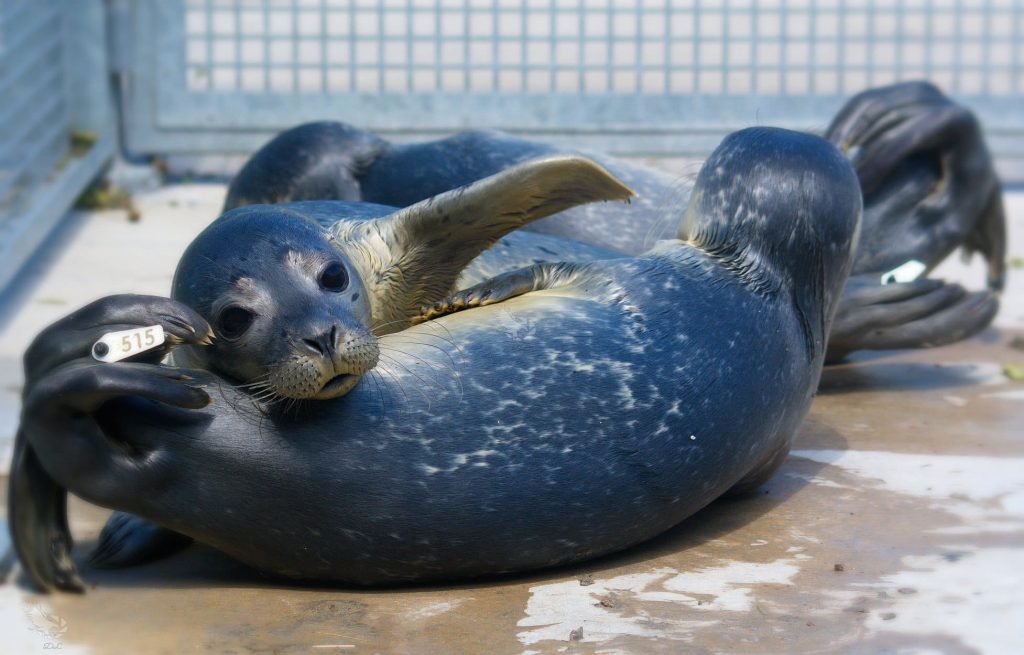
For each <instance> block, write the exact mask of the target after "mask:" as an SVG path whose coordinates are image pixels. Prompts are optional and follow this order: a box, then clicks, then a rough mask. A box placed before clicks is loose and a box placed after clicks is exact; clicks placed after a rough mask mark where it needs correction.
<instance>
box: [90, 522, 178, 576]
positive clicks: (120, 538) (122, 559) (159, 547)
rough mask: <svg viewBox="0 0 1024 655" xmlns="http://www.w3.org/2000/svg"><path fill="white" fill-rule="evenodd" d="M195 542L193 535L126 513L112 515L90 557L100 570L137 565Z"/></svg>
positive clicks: (162, 556)
mask: <svg viewBox="0 0 1024 655" xmlns="http://www.w3.org/2000/svg"><path fill="white" fill-rule="evenodd" d="M190 545H192V538H191V537H187V536H185V535H183V534H179V533H177V532H175V531H173V530H169V529H167V528H164V527H162V526H159V525H156V524H155V523H150V522H149V521H147V520H145V519H142V518H139V517H138V516H133V515H131V514H127V513H125V512H114V513H113V514H111V516H110V519H108V520H107V524H106V525H104V526H103V531H102V532H100V539H99V543H97V544H96V549H95V550H94V551H92V554H91V555H90V556H89V564H91V565H92V566H94V567H96V568H98V569H116V568H123V567H126V566H136V565H138V564H145V563H147V562H152V561H155V560H158V559H163V558H164V557H168V556H170V555H173V554H174V553H176V552H178V551H180V550H182V549H184V548H187V547H188V546H190Z"/></svg>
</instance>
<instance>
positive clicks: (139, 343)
mask: <svg viewBox="0 0 1024 655" xmlns="http://www.w3.org/2000/svg"><path fill="white" fill-rule="evenodd" d="M164 341H166V339H165V338H164V328H163V326H161V325H150V326H148V327H140V328H135V329H134V330H121V331H120V332H107V333H106V334H104V335H103V336H102V337H100V339H99V341H97V342H96V343H94V344H92V357H93V359H95V360H97V361H100V362H108V363H110V362H119V361H121V360H122V359H127V358H129V357H131V356H132V355H138V354H139V353H144V352H146V351H147V350H152V349H153V348H156V347H157V346H160V345H163V343H164Z"/></svg>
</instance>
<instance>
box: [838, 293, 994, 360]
mask: <svg viewBox="0 0 1024 655" xmlns="http://www.w3.org/2000/svg"><path fill="white" fill-rule="evenodd" d="M878 279H879V276H878V275H876V274H867V275H855V276H852V277H851V278H850V279H849V281H848V282H847V285H846V288H845V289H844V291H843V297H842V299H841V300H840V303H839V309H838V310H837V312H836V316H835V320H834V321H833V323H832V331H831V333H830V334H829V340H828V352H827V355H826V357H825V361H826V362H827V363H833V362H837V361H839V360H841V359H842V358H843V357H845V356H846V355H847V354H849V353H851V352H853V351H856V350H890V349H895V348H930V347H933V346H942V345H946V344H949V343H955V342H956V341H960V340H961V339H966V338H967V337H969V336H971V335H973V334H976V333H977V332H979V331H981V330H983V329H984V328H985V327H986V326H987V325H988V324H989V323H990V322H991V321H992V318H993V317H994V316H995V314H996V312H997V311H998V310H999V299H998V296H997V295H996V294H995V293H994V292H992V291H980V292H975V293H968V292H967V291H966V290H965V289H964V288H963V287H961V286H960V285H958V284H950V283H946V282H943V281H941V280H933V279H929V278H924V279H920V280H914V281H913V282H904V283H902V284H886V285H881V284H879V283H878Z"/></svg>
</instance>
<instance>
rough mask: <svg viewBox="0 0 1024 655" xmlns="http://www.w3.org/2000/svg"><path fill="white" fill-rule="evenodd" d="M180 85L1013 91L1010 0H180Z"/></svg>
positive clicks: (1021, 85)
mask: <svg viewBox="0 0 1024 655" xmlns="http://www.w3.org/2000/svg"><path fill="white" fill-rule="evenodd" d="M184 21H185V38H186V42H185V51H186V57H187V61H188V68H187V72H188V78H187V88H188V89H189V90H190V91H193V92H202V91H242V92H249V93H281V92H285V93H287V92H300V93H324V92H327V93H346V92H396V93H403V92H433V91H445V92H468V93H493V92H500V93H551V92H556V93H558V92H565V93H577V94H601V93H609V92H611V93H644V94H665V93H709V94H760V93H764V94H775V93H787V94H850V93H854V92H856V91H858V90H861V89H863V88H865V87H866V86H875V85H881V84H886V83H889V82H893V81H895V80H897V79H905V78H908V77H909V78H929V79H931V80H933V81H935V82H936V83H938V84H940V85H941V86H943V87H944V88H946V89H947V90H949V91H951V92H954V93H958V94H968V95H974V94H985V95H990V94H991V95H1017V96H1020V95H1022V93H1024V68H1022V61H1024V15H1022V11H1021V7H1020V3H1012V2H952V1H949V0H947V1H945V2H942V1H925V0H917V1H916V2H913V1H902V2H900V1H897V2H885V1H882V0H877V1H876V0H848V1H847V2H812V1H810V0H804V1H803V2H801V1H799V0H789V1H788V2H787V1H785V0H775V1H764V0H762V1H758V2H752V1H750V0H747V1H743V0H718V1H714V0H703V1H699V2H687V3H680V2H671V1H668V0H625V1H623V0H616V1H614V2H613V1H610V0H570V1H563V0H550V1H541V2H521V1H510V0H459V1H454V2H453V1H433V0H430V1H417V0H411V1H408V2H367V1H363V2H358V1H356V2H339V1H335V2H332V1H330V0H323V1H313V2H282V1H280V0H268V1H267V2H246V1H245V0H227V1H225V0H189V2H188V6H187V9H186V12H185V15H184Z"/></svg>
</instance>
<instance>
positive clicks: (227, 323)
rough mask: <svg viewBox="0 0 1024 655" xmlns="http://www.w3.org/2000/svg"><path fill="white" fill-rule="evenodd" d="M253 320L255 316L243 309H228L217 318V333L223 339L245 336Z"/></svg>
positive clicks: (236, 307) (235, 307) (234, 307)
mask: <svg viewBox="0 0 1024 655" xmlns="http://www.w3.org/2000/svg"><path fill="white" fill-rule="evenodd" d="M255 318H256V314H253V313H252V312H250V311H249V310H248V309H245V308H244V307H238V306H232V307H228V308H226V309H225V310H224V311H222V312H221V313H220V316H218V317H217V331H218V332H219V333H220V335H221V336H222V337H224V338H225V339H237V338H238V337H240V336H242V335H243V334H245V331H246V330H248V329H249V326H250V325H252V322H253V320H254V319H255Z"/></svg>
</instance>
